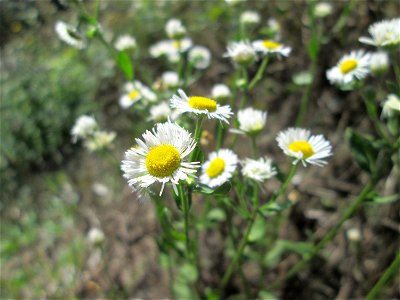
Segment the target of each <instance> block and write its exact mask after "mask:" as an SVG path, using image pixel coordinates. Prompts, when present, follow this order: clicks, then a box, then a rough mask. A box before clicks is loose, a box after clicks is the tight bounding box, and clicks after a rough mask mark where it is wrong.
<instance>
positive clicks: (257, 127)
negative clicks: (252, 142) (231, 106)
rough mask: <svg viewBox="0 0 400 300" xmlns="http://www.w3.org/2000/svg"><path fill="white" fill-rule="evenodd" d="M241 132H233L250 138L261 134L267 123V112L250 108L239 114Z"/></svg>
mask: <svg viewBox="0 0 400 300" xmlns="http://www.w3.org/2000/svg"><path fill="white" fill-rule="evenodd" d="M238 120H239V130H233V132H236V133H241V134H248V135H250V136H254V135H257V134H258V133H260V132H261V131H262V130H263V128H264V126H265V123H266V122H267V112H265V111H261V110H258V109H254V108H252V107H248V108H245V109H241V110H239V112H238Z"/></svg>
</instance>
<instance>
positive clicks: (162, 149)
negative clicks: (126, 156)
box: [146, 144, 181, 177]
mask: <svg viewBox="0 0 400 300" xmlns="http://www.w3.org/2000/svg"><path fill="white" fill-rule="evenodd" d="M180 163H181V155H180V153H179V151H178V149H176V148H175V147H174V146H171V145H168V144H165V145H160V146H156V147H154V148H152V149H150V151H149V153H147V156H146V168H147V171H149V173H150V175H152V176H155V177H168V176H170V175H172V173H174V172H175V170H176V169H178V168H179V165H180Z"/></svg>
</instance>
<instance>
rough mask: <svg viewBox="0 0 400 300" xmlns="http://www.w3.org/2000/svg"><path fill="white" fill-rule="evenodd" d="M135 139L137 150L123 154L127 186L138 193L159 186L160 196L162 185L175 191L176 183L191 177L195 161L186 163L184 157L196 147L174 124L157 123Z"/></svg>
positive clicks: (189, 136)
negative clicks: (168, 185)
mask: <svg viewBox="0 0 400 300" xmlns="http://www.w3.org/2000/svg"><path fill="white" fill-rule="evenodd" d="M142 138H143V140H140V139H136V142H137V147H136V148H131V149H129V150H127V151H126V152H125V160H123V161H122V166H121V169H122V171H123V172H124V177H125V178H126V179H127V180H128V184H129V185H130V186H131V187H132V188H133V189H134V190H135V191H141V190H143V189H146V188H148V187H149V186H150V185H152V184H154V183H156V182H160V183H161V184H162V187H161V190H160V196H161V195H162V192H163V190H164V187H165V184H166V183H169V182H171V183H172V186H173V188H174V190H175V192H176V194H178V192H177V188H176V185H177V184H179V181H181V180H186V179H187V178H188V177H189V176H194V173H196V168H198V167H199V165H198V162H188V161H187V157H188V156H189V154H190V153H191V152H192V151H193V149H194V148H195V146H196V142H195V141H194V139H193V138H192V137H191V134H190V133H189V132H188V131H187V130H185V129H183V128H182V127H180V126H179V125H177V124H175V123H171V122H170V121H168V122H166V123H157V124H156V126H155V128H153V130H152V131H151V132H150V131H148V130H147V131H146V132H145V133H144V134H143V135H142Z"/></svg>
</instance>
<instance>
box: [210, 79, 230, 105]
mask: <svg viewBox="0 0 400 300" xmlns="http://www.w3.org/2000/svg"><path fill="white" fill-rule="evenodd" d="M231 96H232V93H231V90H230V89H229V87H228V86H227V85H225V84H223V83H218V84H216V85H214V86H213V88H212V90H211V97H212V98H214V99H216V100H217V101H223V100H226V99H228V98H229V97H231Z"/></svg>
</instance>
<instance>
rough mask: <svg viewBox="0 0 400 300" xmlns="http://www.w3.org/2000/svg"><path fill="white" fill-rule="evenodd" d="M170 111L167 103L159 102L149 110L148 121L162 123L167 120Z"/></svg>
mask: <svg viewBox="0 0 400 300" xmlns="http://www.w3.org/2000/svg"><path fill="white" fill-rule="evenodd" d="M171 113H172V111H171V108H170V107H169V105H168V103H167V102H161V103H160V104H157V105H154V106H152V107H151V108H150V120H153V121H156V122H164V121H166V120H168V118H169V117H170V115H171Z"/></svg>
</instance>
